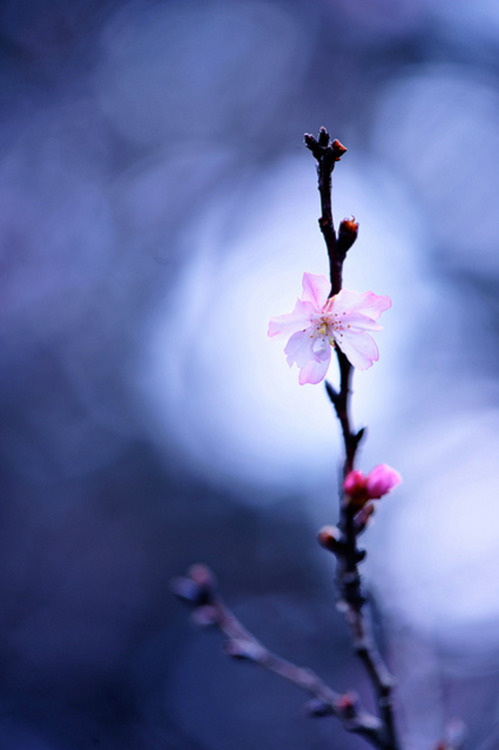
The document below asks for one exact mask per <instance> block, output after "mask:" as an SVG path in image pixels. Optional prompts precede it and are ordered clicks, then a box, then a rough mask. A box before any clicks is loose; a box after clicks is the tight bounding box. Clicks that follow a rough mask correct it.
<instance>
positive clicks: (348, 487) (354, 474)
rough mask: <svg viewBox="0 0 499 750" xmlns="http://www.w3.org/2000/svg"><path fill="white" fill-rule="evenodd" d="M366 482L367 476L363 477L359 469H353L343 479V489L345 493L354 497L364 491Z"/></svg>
mask: <svg viewBox="0 0 499 750" xmlns="http://www.w3.org/2000/svg"><path fill="white" fill-rule="evenodd" d="M366 483H367V477H365V476H364V475H363V473H362V472H361V471H359V470H358V469H356V470H355V471H350V472H349V473H348V474H347V475H346V477H345V481H344V482H343V489H344V490H345V492H346V493H347V495H350V496H351V497H354V496H356V495H360V494H364V493H365V489H366Z"/></svg>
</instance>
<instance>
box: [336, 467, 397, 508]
mask: <svg viewBox="0 0 499 750" xmlns="http://www.w3.org/2000/svg"><path fill="white" fill-rule="evenodd" d="M401 481H402V477H401V476H400V474H399V473H398V471H395V469H392V468H391V466H387V464H380V465H379V466H375V467H374V469H373V470H372V471H371V472H370V473H369V474H368V475H367V476H365V475H364V474H363V473H362V472H361V471H359V470H358V469H356V470H355V471H350V472H349V473H348V474H347V475H346V477H345V481H344V482H343V489H344V490H345V493H346V494H347V495H348V499H349V502H350V503H351V504H352V505H353V506H355V507H357V508H359V509H360V508H362V507H363V506H364V505H365V504H366V503H367V502H368V501H369V500H377V499H379V498H380V497H383V495H386V494H387V493H388V492H390V490H393V489H394V487H396V486H397V485H398V484H400V482H401Z"/></svg>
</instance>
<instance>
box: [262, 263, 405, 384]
mask: <svg viewBox="0 0 499 750" xmlns="http://www.w3.org/2000/svg"><path fill="white" fill-rule="evenodd" d="M302 283H303V293H302V296H301V299H298V300H297V301H296V305H295V309H294V310H293V312H291V313H287V314H286V315H280V316H279V317H277V318H272V320H271V321H270V323H269V330H268V335H269V336H289V340H288V343H287V344H286V347H285V349H284V353H285V354H286V355H287V361H288V364H289V366H290V367H291V365H293V364H294V363H295V362H296V364H297V365H298V367H299V369H300V374H299V378H298V380H299V383H300V385H303V384H304V383H320V382H321V380H323V379H324V378H325V376H326V372H327V370H328V367H329V363H330V361H331V349H332V347H334V346H338V347H339V348H340V349H341V351H342V352H343V354H345V356H346V357H347V358H348V360H349V361H350V362H351V364H352V365H353V366H354V367H357V368H358V369H359V370H367V368H368V367H371V365H372V364H373V362H376V361H377V360H378V358H379V352H378V347H377V346H376V343H375V341H374V339H373V338H372V336H371V335H370V334H369V333H368V331H381V330H382V328H383V327H382V326H380V325H379V323H377V322H376V321H377V319H378V318H379V316H380V315H381V313H382V312H384V311H385V310H388V308H389V307H391V304H392V302H391V300H390V297H380V296H378V295H376V294H373V292H364V294H359V292H352V291H349V290H348V289H342V290H341V291H340V292H338V294H336V295H334V297H329V292H330V288H331V287H330V283H329V281H328V280H327V278H326V277H325V276H322V275H320V274H313V273H304V274H303V282H302Z"/></svg>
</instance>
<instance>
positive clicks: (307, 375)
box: [284, 331, 331, 385]
mask: <svg viewBox="0 0 499 750" xmlns="http://www.w3.org/2000/svg"><path fill="white" fill-rule="evenodd" d="M284 353H285V354H286V355H287V359H288V365H289V366H290V367H291V365H293V364H294V363H295V362H296V364H297V365H298V367H299V368H300V375H299V378H298V381H299V383H300V385H303V384H304V383H320V381H321V380H322V379H323V378H324V377H325V375H326V372H327V369H328V367H329V363H330V361H331V344H330V343H329V341H328V339H327V338H326V336H318V337H316V336H312V335H311V334H310V332H309V331H298V332H297V333H294V334H293V335H292V336H291V338H290V339H289V341H288V343H287V344H286V348H285V349H284Z"/></svg>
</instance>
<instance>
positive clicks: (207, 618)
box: [172, 565, 392, 750]
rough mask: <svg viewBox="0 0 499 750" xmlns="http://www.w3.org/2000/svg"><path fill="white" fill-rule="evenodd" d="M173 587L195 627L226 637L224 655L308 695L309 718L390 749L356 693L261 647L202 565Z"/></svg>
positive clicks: (381, 730) (379, 726)
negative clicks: (331, 720)
mask: <svg viewBox="0 0 499 750" xmlns="http://www.w3.org/2000/svg"><path fill="white" fill-rule="evenodd" d="M172 588H173V591H174V592H175V594H176V595H177V596H179V597H180V598H181V599H182V600H183V601H185V602H187V603H188V604H190V605H191V606H192V607H193V609H194V612H193V616H194V619H195V621H196V622H197V623H198V624H200V625H216V626H218V628H219V629H220V630H221V631H222V633H223V634H224V635H226V636H227V638H228V640H227V642H226V643H225V652H226V653H227V654H228V655H229V656H232V657H234V658H236V659H244V660H246V661H249V662H252V663H254V664H258V665H260V666H261V667H264V668H265V669H268V670H269V671H271V672H274V673H275V674H278V675H279V676H280V677H282V678H284V679H285V680H288V682H291V683H293V684H294V685H296V686H297V687H299V688H300V689H301V690H303V691H305V692H306V693H308V694H309V695H310V696H311V697H312V698H313V701H312V702H311V703H309V704H308V706H307V708H308V712H309V713H310V714H311V715H315V716H327V715H331V716H336V717H337V718H338V719H339V720H340V721H341V722H342V724H343V726H344V728H345V729H346V730H348V731H349V732H353V733H355V734H358V735H360V736H362V737H364V738H365V739H366V740H368V741H369V742H370V743H371V744H372V745H373V746H374V747H377V748H381V750H390V748H391V747H392V746H391V745H390V744H388V743H387V739H386V733H385V731H384V727H383V724H382V722H381V721H380V720H379V719H378V718H377V717H376V716H373V714H371V713H369V712H368V711H366V710H365V709H363V708H362V706H361V705H360V702H359V699H358V697H357V696H356V695H355V694H353V693H345V694H340V693H336V692H335V691H334V690H332V689H331V688H330V687H328V686H327V685H326V684H325V683H324V682H323V681H322V680H321V679H320V677H319V676H318V675H317V674H316V673H315V672H313V671H312V670H310V669H305V668H303V667H298V666H296V665H295V664H293V663H292V662H289V661H287V660H286V659H282V658H281V657H280V656H277V655H276V654H274V653H272V652H271V651H269V650H268V649H267V648H266V647H265V646H263V645H262V644H261V643H260V641H258V640H257V639H256V638H255V637H254V636H253V635H252V634H251V633H250V632H249V631H248V630H247V629H246V628H245V627H244V626H243V625H242V624H241V622H240V621H239V620H238V619H237V617H236V616H235V615H234V613H233V612H232V611H231V610H230V609H229V608H228V607H227V605H226V604H225V602H224V601H223V599H222V598H221V596H220V594H219V593H218V588H217V584H216V580H215V577H214V575H213V573H212V572H211V571H210V570H209V568H207V567H206V566H205V565H194V566H192V568H190V570H189V573H188V577H185V578H176V579H175V580H174V581H173V582H172Z"/></svg>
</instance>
